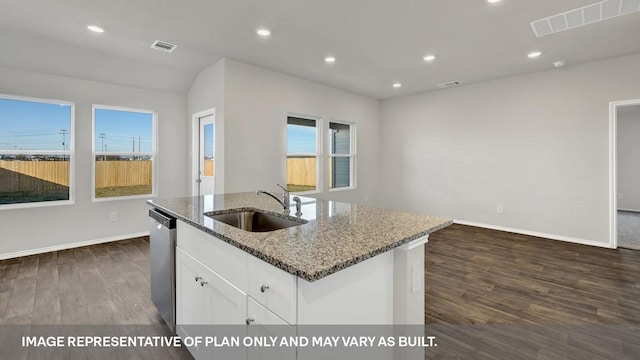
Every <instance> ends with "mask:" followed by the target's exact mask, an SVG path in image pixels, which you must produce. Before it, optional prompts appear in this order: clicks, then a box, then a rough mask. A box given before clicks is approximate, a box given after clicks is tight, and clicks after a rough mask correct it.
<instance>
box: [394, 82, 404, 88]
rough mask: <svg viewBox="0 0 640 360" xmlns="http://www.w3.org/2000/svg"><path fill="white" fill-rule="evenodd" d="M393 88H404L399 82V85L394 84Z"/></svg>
mask: <svg viewBox="0 0 640 360" xmlns="http://www.w3.org/2000/svg"><path fill="white" fill-rule="evenodd" d="M392 86H393V87H394V88H396V89H397V88H399V87H402V84H401V83H399V82H397V83H393V85H392Z"/></svg>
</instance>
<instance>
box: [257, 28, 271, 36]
mask: <svg viewBox="0 0 640 360" xmlns="http://www.w3.org/2000/svg"><path fill="white" fill-rule="evenodd" d="M256 34H258V35H260V36H262V37H267V36H269V35H271V31H270V30H269V29H265V28H260V29H258V30H256Z"/></svg>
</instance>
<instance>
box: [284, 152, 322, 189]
mask: <svg viewBox="0 0 640 360" xmlns="http://www.w3.org/2000/svg"><path fill="white" fill-rule="evenodd" d="M316 169H317V168H316V157H315V156H295V155H294V156H287V190H289V191H293V192H299V191H312V190H315V189H316V179H317V178H318V177H317V175H316Z"/></svg>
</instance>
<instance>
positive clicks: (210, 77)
mask: <svg viewBox="0 0 640 360" xmlns="http://www.w3.org/2000/svg"><path fill="white" fill-rule="evenodd" d="M225 61H226V60H225V59H222V60H220V61H218V62H217V63H215V64H213V65H211V66H209V67H208V68H206V69H204V70H202V71H201V72H200V73H199V74H198V77H197V78H196V80H195V81H194V83H193V85H192V86H191V89H189V94H188V95H187V103H188V106H187V107H188V111H189V116H188V120H187V123H186V125H185V126H186V127H187V128H188V129H189V134H190V136H189V140H188V144H189V145H188V147H189V158H188V159H187V160H188V163H189V174H191V176H190V177H189V179H188V181H189V187H190V188H191V186H192V185H193V184H192V178H193V175H194V173H195V171H196V170H195V169H193V163H192V156H193V140H194V139H193V136H191V134H192V131H191V130H192V128H193V120H192V116H193V114H197V113H199V112H202V111H205V110H209V109H215V133H214V136H215V139H214V143H215V167H216V170H215V175H216V178H215V192H216V193H218V194H222V193H224V192H225V190H224V174H225V173H224V168H225V166H224V164H225V162H224V159H225V152H224V148H225V146H224V112H225V111H224V110H225V107H224V99H225V92H224V91H225V88H224V84H225Z"/></svg>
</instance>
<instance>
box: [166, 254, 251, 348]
mask: <svg viewBox="0 0 640 360" xmlns="http://www.w3.org/2000/svg"><path fill="white" fill-rule="evenodd" d="M176 313H177V314H176V315H177V316H176V320H177V326H176V327H177V332H178V335H180V336H181V337H182V338H185V337H192V338H196V337H201V338H204V337H207V336H209V337H210V336H213V335H216V334H218V333H220V332H224V331H225V328H224V327H220V326H215V325H244V324H245V321H246V318H247V316H246V315H247V294H245V293H243V292H242V291H240V290H238V289H237V288H236V287H235V286H233V285H231V284H230V283H229V282H228V281H226V280H225V279H223V278H222V277H220V276H219V275H218V274H216V273H215V272H214V271H212V270H211V269H209V268H207V267H206V266H204V265H203V264H201V263H200V262H198V261H197V260H195V259H194V258H192V257H191V256H190V255H189V254H187V253H185V252H184V251H183V250H182V249H180V248H177V250H176ZM203 325H206V326H203ZM229 328H230V329H231V330H230V331H233V332H237V331H244V330H242V329H244V326H243V327H229ZM220 335H221V336H231V335H239V334H235V333H233V334H231V333H228V334H227V333H225V334H220ZM188 349H189V351H190V352H191V354H192V355H193V357H194V358H195V359H209V358H211V357H212V356H214V357H216V358H225V359H245V358H246V351H245V350H243V349H231V350H230V349H225V348H206V347H204V346H202V345H201V346H199V347H196V346H188Z"/></svg>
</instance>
